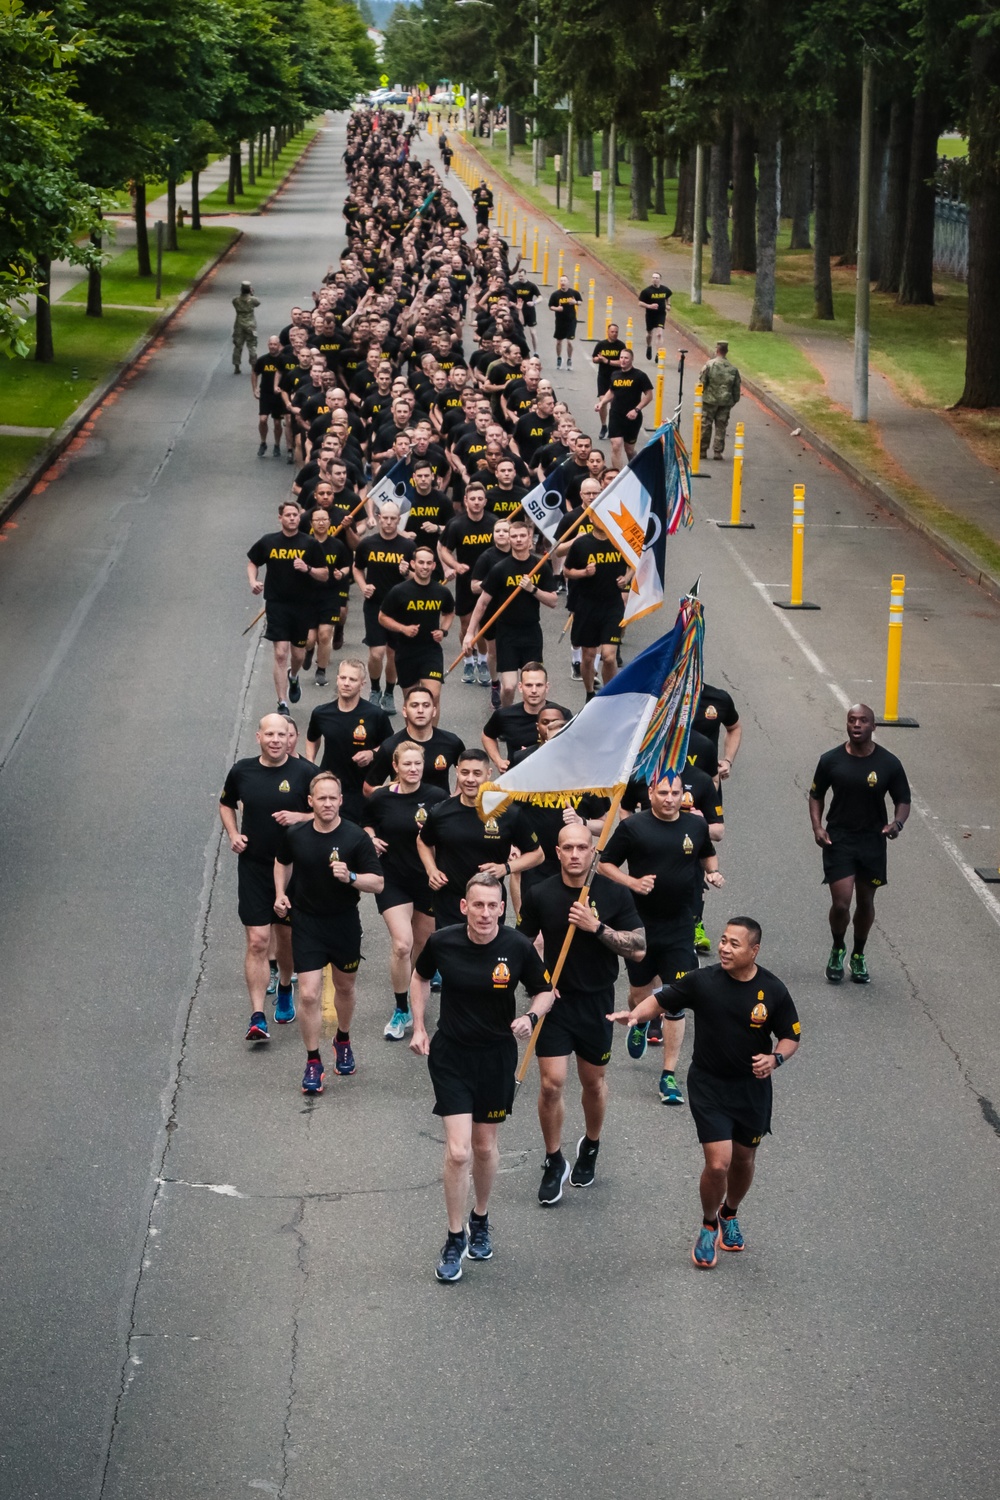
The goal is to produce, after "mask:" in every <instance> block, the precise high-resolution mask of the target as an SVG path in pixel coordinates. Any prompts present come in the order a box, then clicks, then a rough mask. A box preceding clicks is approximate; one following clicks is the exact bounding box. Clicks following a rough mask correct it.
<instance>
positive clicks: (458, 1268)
mask: <svg viewBox="0 0 1000 1500" xmlns="http://www.w3.org/2000/svg"><path fill="white" fill-rule="evenodd" d="M468 1253H469V1240H468V1236H467V1235H466V1233H465V1230H464V1229H463V1230H461V1231H460V1232H459V1233H458V1234H452V1232H451V1230H450V1229H449V1231H448V1238H447V1239H446V1240H445V1242H444V1244H443V1246H442V1247H441V1259H440V1260H439V1261H438V1263H437V1265H436V1266H435V1267H434V1275H435V1276H436V1277H437V1279H438V1281H461V1279H462V1262H463V1260H464V1259H465V1257H466V1256H467V1255H468Z"/></svg>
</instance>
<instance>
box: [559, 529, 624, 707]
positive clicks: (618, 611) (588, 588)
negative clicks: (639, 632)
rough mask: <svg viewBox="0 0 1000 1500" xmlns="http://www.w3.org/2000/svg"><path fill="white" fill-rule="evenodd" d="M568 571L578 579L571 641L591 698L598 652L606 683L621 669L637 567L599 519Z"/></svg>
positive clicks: (570, 556)
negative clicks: (627, 593)
mask: <svg viewBox="0 0 1000 1500" xmlns="http://www.w3.org/2000/svg"><path fill="white" fill-rule="evenodd" d="M563 573H564V574H565V576H566V579H567V581H572V582H573V583H574V584H575V587H574V589H573V624H572V627H571V631H570V641H571V643H572V645H573V646H579V647H580V653H581V664H580V670H581V672H582V674H583V681H584V684H585V686H586V690H587V698H588V700H589V699H590V698H592V697H593V696H594V669H595V665H596V662H597V655H598V652H600V656H601V678H602V680H603V682H604V683H605V685H606V684H607V683H609V682H610V681H611V679H612V678H613V677H614V676H615V674H616V672H617V671H618V659H617V658H618V647H619V646H620V645H621V638H622V624H621V621H622V615H623V614H624V611H625V605H624V602H623V600H622V590H623V589H624V588H626V587H627V586H628V582H629V579H630V577H631V572H630V569H629V565H628V563H627V562H626V561H625V559H624V557H623V556H622V554H621V553H620V552H619V550H618V548H617V547H616V546H614V544H613V543H612V542H611V541H610V539H609V537H608V534H607V532H606V531H605V530H604V528H603V527H602V526H600V525H599V524H597V523H596V522H595V524H594V526H593V529H592V530H591V531H589V532H586V533H585V534H584V535H583V536H576V537H574V538H573V541H572V543H571V544H570V549H569V551H568V552H567V554H566V562H565V565H564V567H563Z"/></svg>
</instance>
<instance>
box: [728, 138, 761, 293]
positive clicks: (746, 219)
mask: <svg viewBox="0 0 1000 1500" xmlns="http://www.w3.org/2000/svg"><path fill="white" fill-rule="evenodd" d="M754 155H755V151H754V135H753V126H752V125H751V124H750V121H749V120H748V119H747V117H746V116H745V115H744V114H743V112H742V110H738V111H737V113H736V119H735V123H734V126H733V250H732V267H733V270H734V271H756V269H757V236H756V233H755V217H756V215H755V210H756V205H757V180H756V174H755V170H754V166H755V163H754Z"/></svg>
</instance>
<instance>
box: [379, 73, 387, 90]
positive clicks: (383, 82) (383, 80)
mask: <svg viewBox="0 0 1000 1500" xmlns="http://www.w3.org/2000/svg"><path fill="white" fill-rule="evenodd" d="M379 83H380V84H381V85H382V87H383V88H384V89H387V88H388V87H389V75H388V73H382V74H380V76H379Z"/></svg>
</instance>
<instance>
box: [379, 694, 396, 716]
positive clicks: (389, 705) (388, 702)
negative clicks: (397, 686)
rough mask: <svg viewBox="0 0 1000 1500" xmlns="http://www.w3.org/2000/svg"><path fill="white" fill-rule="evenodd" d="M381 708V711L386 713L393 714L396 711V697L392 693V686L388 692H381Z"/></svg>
mask: <svg viewBox="0 0 1000 1500" xmlns="http://www.w3.org/2000/svg"><path fill="white" fill-rule="evenodd" d="M381 708H382V712H383V713H386V714H394V713H395V712H396V699H395V697H394V695H393V691H392V688H390V689H389V691H388V692H386V693H383V694H382V703H381Z"/></svg>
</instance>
